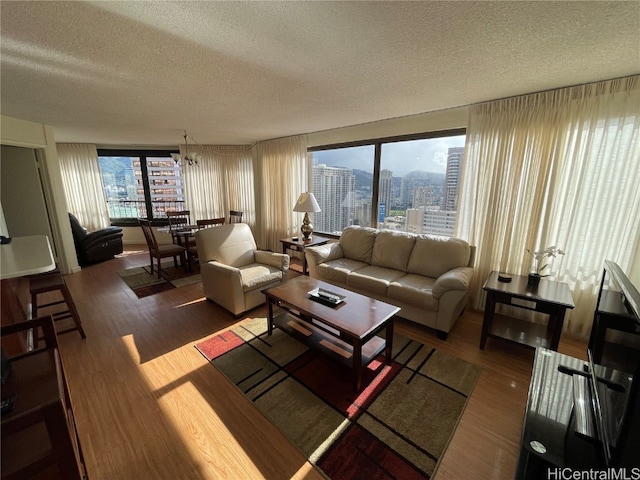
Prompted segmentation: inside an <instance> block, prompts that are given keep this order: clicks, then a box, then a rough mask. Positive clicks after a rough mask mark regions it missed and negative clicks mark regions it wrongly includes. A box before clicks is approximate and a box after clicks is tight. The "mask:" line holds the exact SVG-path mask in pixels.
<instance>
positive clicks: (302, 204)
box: [293, 192, 321, 213]
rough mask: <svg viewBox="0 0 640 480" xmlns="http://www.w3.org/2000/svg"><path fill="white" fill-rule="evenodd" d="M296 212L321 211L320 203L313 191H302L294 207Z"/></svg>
mask: <svg viewBox="0 0 640 480" xmlns="http://www.w3.org/2000/svg"><path fill="white" fill-rule="evenodd" d="M293 211H294V212H305V213H307V212H320V211H321V210H320V205H318V202H317V200H316V197H314V196H313V193H309V192H305V193H301V194H300V196H299V197H298V201H297V202H296V205H295V206H294V207H293Z"/></svg>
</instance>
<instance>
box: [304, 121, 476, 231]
mask: <svg viewBox="0 0 640 480" xmlns="http://www.w3.org/2000/svg"><path fill="white" fill-rule="evenodd" d="M464 142H465V131H464V130H454V131H448V132H438V133H437V134H424V135H419V136H415V135H414V136H407V137H394V138H389V139H379V140H372V141H369V142H362V143H360V144H357V145H356V144H353V145H338V146H324V147H316V148H312V149H310V153H311V156H312V163H313V192H314V194H315V196H316V199H317V200H318V203H319V204H320V208H321V209H322V211H321V212H319V213H316V214H314V217H313V224H314V229H315V230H316V231H319V232H325V233H333V234H339V233H340V232H341V231H342V230H343V229H344V228H345V227H347V226H349V225H362V226H373V227H378V228H385V229H393V230H401V231H408V232H413V233H432V234H438V235H446V236H451V235H453V230H454V227H455V221H456V216H457V208H458V205H457V203H458V187H459V181H460V172H461V169H462V168H461V167H462V162H463V161H464ZM374 206H375V208H374Z"/></svg>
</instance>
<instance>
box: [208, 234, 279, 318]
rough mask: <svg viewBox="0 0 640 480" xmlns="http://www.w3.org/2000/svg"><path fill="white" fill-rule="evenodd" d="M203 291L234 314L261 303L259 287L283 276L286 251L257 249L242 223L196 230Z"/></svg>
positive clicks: (260, 288) (265, 286)
mask: <svg viewBox="0 0 640 480" xmlns="http://www.w3.org/2000/svg"><path fill="white" fill-rule="evenodd" d="M195 237H196V246H197V249H198V261H199V262H200V273H201V274H202V288H203V290H204V295H205V296H206V297H207V299H208V300H211V301H213V302H215V303H217V304H218V305H220V306H222V307H224V308H226V309H227V310H229V311H230V312H231V313H233V314H234V315H235V316H239V315H241V314H242V313H244V312H246V311H247V310H251V309H252V308H255V307H257V306H258V305H262V304H264V303H265V296H264V294H263V293H262V290H263V289H265V288H269V287H273V286H275V285H278V284H280V283H281V282H282V281H283V280H286V278H287V275H286V272H287V270H288V269H289V255H285V254H282V253H274V252H267V251H264V250H258V249H257V247H256V242H255V240H254V238H253V234H252V233H251V229H250V228H249V225H247V224H246V223H234V224H229V225H222V226H219V227H210V228H203V229H202V230H198V231H197V232H196V235H195Z"/></svg>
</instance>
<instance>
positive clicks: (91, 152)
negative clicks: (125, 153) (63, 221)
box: [56, 143, 111, 231]
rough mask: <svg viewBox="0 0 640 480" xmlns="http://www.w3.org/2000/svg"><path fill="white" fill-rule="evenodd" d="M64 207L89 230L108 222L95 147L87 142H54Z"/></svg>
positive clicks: (96, 228)
mask: <svg viewBox="0 0 640 480" xmlns="http://www.w3.org/2000/svg"><path fill="white" fill-rule="evenodd" d="M56 148H57V151H58V160H59V162H60V172H61V174H62V184H63V185H64V194H65V198H66V200H67V208H68V209H69V211H70V212H71V213H73V214H74V215H75V216H76V217H77V219H78V221H79V222H80V224H81V225H82V226H83V227H85V228H86V229H87V230H89V231H94V230H98V229H101V228H105V227H108V226H109V225H111V220H110V219H109V206H108V205H107V199H106V198H105V195H104V189H103V187H102V177H101V176H100V168H99V166H98V150H97V149H96V146H95V145H89V144H78V143H74V144H70V143H58V144H56Z"/></svg>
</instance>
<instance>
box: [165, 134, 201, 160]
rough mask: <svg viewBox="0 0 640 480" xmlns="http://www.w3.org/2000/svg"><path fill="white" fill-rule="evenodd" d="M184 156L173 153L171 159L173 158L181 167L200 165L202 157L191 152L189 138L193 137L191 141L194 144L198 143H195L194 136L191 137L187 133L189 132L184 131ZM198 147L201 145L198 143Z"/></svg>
mask: <svg viewBox="0 0 640 480" xmlns="http://www.w3.org/2000/svg"><path fill="white" fill-rule="evenodd" d="M183 137H184V150H183V151H184V156H183V155H180V154H179V153H172V154H171V158H173V161H174V162H176V163H179V164H181V165H191V166H193V165H196V166H197V165H198V161H199V160H200V155H198V154H197V153H196V152H190V151H189V137H191V141H192V142H193V143H198V142H196V141H195V139H194V138H193V136H191V135H189V134H188V133H187V131H186V130H185V131H184V135H183ZM198 145H200V144H199V143H198Z"/></svg>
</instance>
